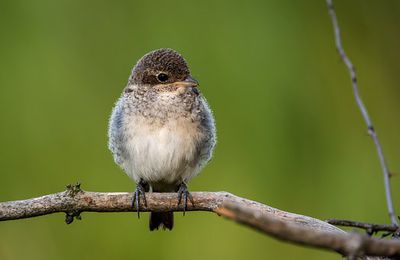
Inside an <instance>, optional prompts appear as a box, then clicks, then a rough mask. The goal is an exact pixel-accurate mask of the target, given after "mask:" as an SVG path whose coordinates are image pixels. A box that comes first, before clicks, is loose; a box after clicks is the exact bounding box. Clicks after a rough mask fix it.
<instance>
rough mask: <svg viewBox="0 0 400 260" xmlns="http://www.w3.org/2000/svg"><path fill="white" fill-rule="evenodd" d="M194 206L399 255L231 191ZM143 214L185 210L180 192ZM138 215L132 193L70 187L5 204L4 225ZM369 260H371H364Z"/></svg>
mask: <svg viewBox="0 0 400 260" xmlns="http://www.w3.org/2000/svg"><path fill="white" fill-rule="evenodd" d="M192 195H193V201H194V204H191V203H189V205H188V208H187V211H209V212H214V213H216V214H218V215H220V216H224V217H225V218H228V219H231V220H234V221H236V222H238V223H241V224H244V225H246V226H249V227H251V228H254V229H256V230H258V231H260V232H262V233H264V234H267V235H269V236H272V237H274V238H276V239H280V240H284V241H288V242H292V243H296V244H300V245H306V246H311V247H316V248H322V249H326V250H331V251H336V252H339V253H341V254H343V255H347V256H348V255H351V256H364V255H372V256H397V255H400V241H395V240H385V239H376V238H371V237H368V236H366V235H360V234H355V233H346V232H344V231H343V230H341V229H339V228H336V227H335V226H332V225H330V224H328V223H326V222H324V221H321V220H319V219H315V218H311V217H308V216H303V215H298V214H295V213H290V212H285V211H282V210H279V209H276V208H272V207H270V206H268V205H264V204H261V203H258V202H255V201H251V200H248V199H244V198H240V197H237V196H234V195H232V194H230V193H226V192H193V193H192ZM146 197H147V205H144V204H143V201H142V203H141V205H140V211H141V212H147V211H157V212H165V211H182V210H183V208H182V205H181V206H178V199H177V195H176V193H147V194H146ZM85 211H86V212H128V211H129V212H135V211H136V209H135V208H133V207H132V193H116V192H113V193H100V192H86V191H82V190H81V189H80V188H79V187H78V188H71V187H70V188H69V189H68V190H67V191H65V192H60V193H55V194H50V195H46V196H42V197H38V198H33V199H28V200H20V201H9V202H0V221H4V220H15V219H21V218H30V217H36V216H42V215H47V214H52V213H57V212H64V213H66V222H67V223H71V222H72V221H73V220H74V219H75V218H80V214H81V213H82V212H85ZM363 259H369V258H368V257H363Z"/></svg>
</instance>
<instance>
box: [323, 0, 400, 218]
mask: <svg viewBox="0 0 400 260" xmlns="http://www.w3.org/2000/svg"><path fill="white" fill-rule="evenodd" d="M326 3H327V5H328V11H329V15H330V16H331V19H332V24H333V30H334V33H335V43H336V49H337V51H338V52H339V54H340V58H341V59H342V61H343V62H344V64H345V65H346V67H347V69H348V71H349V74H350V77H351V82H352V85H353V92H354V98H355V100H356V102H357V105H358V108H359V109H360V111H361V114H362V117H363V118H364V121H365V123H366V125H367V128H368V134H369V135H370V136H371V138H372V139H373V140H374V143H375V146H376V150H377V152H378V156H379V161H380V164H381V168H382V171H383V180H384V184H385V195H386V203H387V208H388V212H389V217H390V221H391V223H392V224H393V225H398V221H397V217H396V214H395V212H394V208H393V201H392V192H391V190H390V172H389V168H388V166H387V164H386V160H385V156H384V154H383V150H382V146H381V143H380V142H379V139H378V135H377V134H376V132H375V129H374V126H373V124H372V120H371V118H370V116H369V114H368V112H367V108H366V107H365V105H364V102H363V101H362V99H361V97H360V93H359V90H358V81H357V75H356V69H355V67H354V65H353V63H352V62H351V61H350V59H349V58H348V57H347V55H346V53H345V51H344V48H343V45H342V38H341V34H340V27H339V23H338V21H337V18H336V12H335V8H334V6H333V1H332V0H326Z"/></svg>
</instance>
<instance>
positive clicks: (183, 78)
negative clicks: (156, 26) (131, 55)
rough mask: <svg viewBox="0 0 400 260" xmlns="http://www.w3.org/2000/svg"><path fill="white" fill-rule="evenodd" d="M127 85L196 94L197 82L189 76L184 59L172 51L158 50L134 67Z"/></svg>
mask: <svg viewBox="0 0 400 260" xmlns="http://www.w3.org/2000/svg"><path fill="white" fill-rule="evenodd" d="M129 85H136V86H139V87H146V88H149V89H155V90H157V91H158V92H176V91H178V92H181V93H183V92H184V91H186V90H187V89H191V90H193V92H195V93H197V90H196V87H197V86H198V82H197V81H196V80H195V79H194V78H192V76H191V75H190V71H189V67H188V65H187V63H186V61H185V59H184V58H183V57H182V56H181V55H180V54H179V53H178V52H176V51H174V50H172V49H158V50H155V51H152V52H149V53H147V54H146V55H144V56H143V57H142V58H141V59H140V60H139V61H138V62H137V64H136V65H135V67H134V68H133V70H132V74H131V76H130V78H129Z"/></svg>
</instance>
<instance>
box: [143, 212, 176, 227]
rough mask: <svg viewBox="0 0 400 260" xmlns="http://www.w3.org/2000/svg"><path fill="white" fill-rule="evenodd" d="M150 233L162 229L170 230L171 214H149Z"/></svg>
mask: <svg viewBox="0 0 400 260" xmlns="http://www.w3.org/2000/svg"><path fill="white" fill-rule="evenodd" d="M149 226H150V231H153V230H155V229H158V228H160V227H162V228H163V229H164V230H165V229H169V230H171V229H172V228H173V227H174V213H173V212H151V213H150V225H149Z"/></svg>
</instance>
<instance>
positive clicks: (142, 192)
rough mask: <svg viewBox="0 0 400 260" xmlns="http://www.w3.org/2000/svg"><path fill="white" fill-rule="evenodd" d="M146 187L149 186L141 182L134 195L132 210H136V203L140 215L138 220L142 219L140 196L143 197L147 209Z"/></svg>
mask: <svg viewBox="0 0 400 260" xmlns="http://www.w3.org/2000/svg"><path fill="white" fill-rule="evenodd" d="M146 186H148V185H147V184H146V183H145V182H143V181H140V182H139V183H138V184H137V185H136V189H135V192H134V193H133V199H132V208H135V202H136V211H137V214H138V218H140V195H142V196H143V202H144V206H145V207H147V201H146V193H145V192H146Z"/></svg>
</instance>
